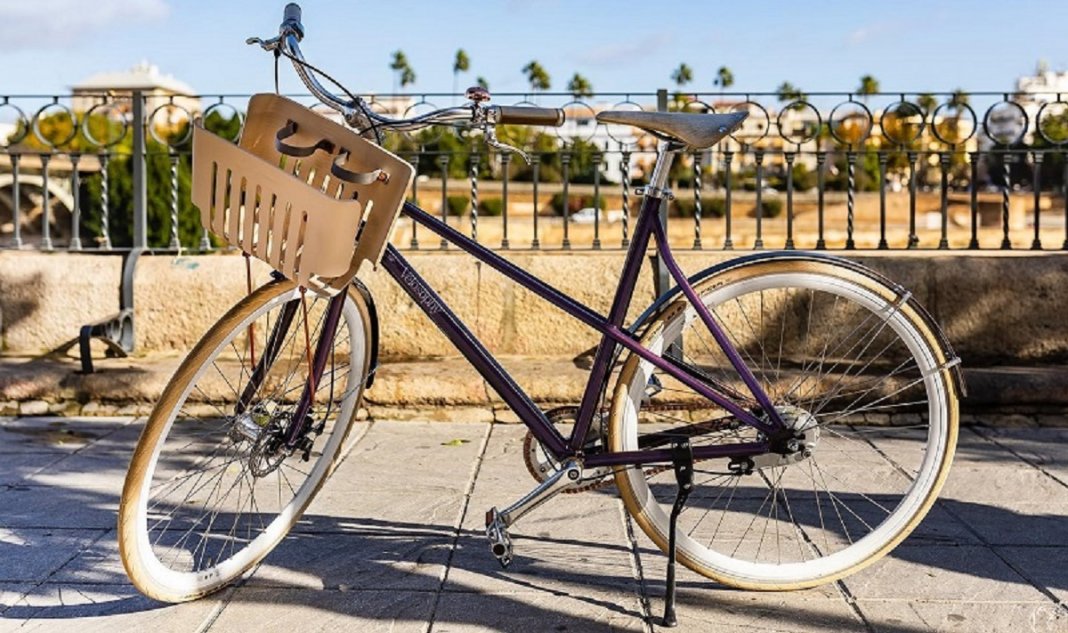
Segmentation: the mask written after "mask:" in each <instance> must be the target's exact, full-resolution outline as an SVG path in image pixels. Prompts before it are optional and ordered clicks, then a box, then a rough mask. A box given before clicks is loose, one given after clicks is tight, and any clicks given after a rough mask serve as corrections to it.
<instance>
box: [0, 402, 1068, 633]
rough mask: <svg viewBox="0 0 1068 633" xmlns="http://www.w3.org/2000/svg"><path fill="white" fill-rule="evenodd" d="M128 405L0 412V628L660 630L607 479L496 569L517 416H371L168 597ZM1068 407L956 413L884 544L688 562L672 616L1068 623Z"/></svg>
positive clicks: (516, 466)
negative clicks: (811, 584) (289, 515)
mask: <svg viewBox="0 0 1068 633" xmlns="http://www.w3.org/2000/svg"><path fill="white" fill-rule="evenodd" d="M141 423H142V420H141V419H139V418H47V417H39V418H17V419H16V418H0V632H4V631H38V630H39V631H77V632H78V633H88V632H90V631H97V630H100V631H126V630H139V631H140V630H151V631H296V630H300V631H434V632H438V633H446V632H452V633H458V632H468V631H553V632H561V631H581V632H585V631H616V630H619V631H645V632H649V631H654V630H660V627H659V626H658V624H657V618H658V616H659V615H660V613H661V611H662V608H663V600H662V597H663V590H664V581H663V579H664V573H665V564H666V558H665V557H664V556H663V555H662V554H660V552H659V551H658V550H656V548H655V547H654V546H653V544H652V543H651V542H650V541H648V540H647V539H646V538H645V536H644V535H643V534H642V533H641V531H640V530H638V529H637V527H636V526H635V525H633V524H632V522H631V521H630V519H629V518H628V517H627V516H626V513H625V512H624V510H623V506H622V503H621V502H620V501H619V500H618V498H617V497H616V495H615V494H614V490H613V489H612V488H608V489H605V490H601V491H597V492H589V493H584V494H579V495H561V496H559V497H557V498H556V499H554V500H552V501H551V502H550V503H548V504H547V505H545V506H543V507H541V508H539V509H537V510H535V511H534V512H533V513H531V514H530V515H528V516H527V517H524V519H523V521H521V522H520V523H519V525H518V526H516V528H515V529H514V532H513V535H514V538H515V547H516V560H515V562H514V563H513V564H512V566H511V567H509V568H508V569H507V570H502V569H501V568H500V567H499V566H498V565H497V563H496V562H495V561H494V560H493V559H492V557H491V556H490V553H489V551H488V548H487V546H486V543H485V540H484V537H483V536H482V517H483V513H484V511H485V510H486V509H488V508H489V507H490V506H492V505H504V504H507V503H508V502H510V501H512V500H514V499H515V498H517V497H519V496H520V495H522V494H524V493H526V492H528V491H529V489H530V487H531V483H532V482H531V480H530V477H529V476H528V474H527V473H526V470H525V468H524V466H523V462H522V457H521V449H522V437H523V432H524V430H523V429H522V428H521V427H518V426H515V425H505V424H485V423H477V424H475V423H442V422H434V423H423V422H418V421H406V422H385V421H376V422H363V423H361V424H362V425H363V426H364V428H365V432H364V434H363V435H362V436H360V438H359V440H358V441H357V442H356V443H355V444H354V446H353V448H352V449H351V450H350V452H349V453H348V455H347V457H346V458H345V460H344V461H343V462H342V464H341V465H340V466H339V468H338V470H337V472H336V473H335V475H334V476H333V478H332V479H331V480H330V481H328V482H327V483H326V485H325V486H324V488H323V490H322V491H321V492H320V494H319V495H318V497H317V498H316V500H315V501H314V502H313V503H312V505H311V507H310V508H309V510H308V512H307V514H306V516H305V518H304V519H303V520H302V521H301V522H300V524H299V525H298V526H297V527H296V529H295V530H294V531H293V532H292V533H291V534H290V536H288V537H287V538H286V539H285V540H284V541H283V542H282V543H281V544H280V545H279V547H278V548H277V549H276V550H275V551H274V552H273V553H272V554H271V555H270V556H269V557H268V558H267V559H266V561H265V562H264V563H263V564H262V565H261V566H260V567H259V568H258V569H256V570H255V572H254V573H252V574H251V575H250V576H248V577H247V578H246V579H244V580H243V581H242V582H241V583H239V584H238V585H237V586H236V587H233V588H230V589H227V590H224V591H221V592H219V593H217V594H215V595H213V596H209V597H207V598H204V599H201V600H199V601H196V602H192V603H186V604H181V605H165V604H160V603H156V602H154V601H152V600H149V599H147V598H144V597H142V596H140V595H139V594H138V593H137V591H136V590H134V589H133V587H131V586H130V585H129V583H128V582H127V580H126V576H125V574H124V572H123V570H122V564H121V562H120V561H119V560H118V557H117V551H116V545H115V510H116V507H117V504H118V497H119V491H120V488H121V485H122V480H123V477H124V474H125V469H126V465H127V460H128V458H129V454H130V451H131V449H132V447H133V445H134V443H135V441H136V438H137V434H138V432H139V431H140V427H141ZM1066 513H1068V429H1065V428H1011V427H1006V426H971V427H966V428H964V429H963V431H962V434H961V442H960V446H959V450H958V456H957V459H956V462H955V464H954V468H953V471H952V473H951V475H950V478H949V481H948V483H947V486H946V490H945V492H944V494H943V496H942V498H941V500H940V501H939V502H938V505H937V506H936V508H935V510H934V511H933V512H932V514H931V515H930V516H929V517H928V520H927V521H926V522H925V523H924V525H923V526H922V527H921V529H920V530H918V531H917V533H916V534H915V535H914V536H913V537H910V538H909V539H908V540H906V541H905V542H904V543H903V544H902V545H901V546H900V547H898V548H897V549H896V550H895V551H894V552H892V553H891V554H890V555H889V556H887V557H886V559H884V560H883V561H881V562H880V563H877V564H876V565H875V566H873V567H870V568H868V569H866V570H863V571H861V572H859V573H857V574H855V575H853V576H850V577H848V578H846V579H845V580H843V581H841V582H839V583H836V584H832V585H829V586H824V587H819V588H816V589H811V590H806V591H800V592H791V593H755V592H742V591H736V590H730V589H726V588H724V587H721V586H718V585H716V584H715V583H711V582H709V581H707V580H705V579H703V578H701V577H700V576H697V575H696V574H693V573H691V572H689V571H688V570H685V569H682V570H681V571H680V577H679V588H680V591H679V619H680V627H679V630H684V631H865V632H869V633H870V632H873V631H880V632H881V631H887V632H892V633H919V632H925V631H968V632H972V631H975V632H983V631H999V632H1000V631H1013V632H1016V631H1024V632H1034V633H1045V632H1068V606H1066V605H1068V518H1066Z"/></svg>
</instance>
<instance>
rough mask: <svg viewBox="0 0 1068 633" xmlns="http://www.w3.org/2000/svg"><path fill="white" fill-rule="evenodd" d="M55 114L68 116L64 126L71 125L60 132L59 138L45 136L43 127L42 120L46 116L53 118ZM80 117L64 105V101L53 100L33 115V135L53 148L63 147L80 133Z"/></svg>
mask: <svg viewBox="0 0 1068 633" xmlns="http://www.w3.org/2000/svg"><path fill="white" fill-rule="evenodd" d="M55 116H60V117H66V119H67V123H66V124H65V125H64V126H63V127H67V126H69V130H65V131H62V132H60V137H59V139H58V140H57V139H53V138H48V137H46V136H45V131H44V130H42V129H41V122H42V121H43V120H44V119H46V118H49V119H50V118H52V117H55ZM78 127H79V126H78V118H77V117H76V116H74V112H73V111H72V110H71V109H70V108H68V107H67V106H65V105H63V104H62V103H59V102H56V101H53V102H52V103H49V104H48V105H45V106H42V107H41V109H40V110H38V111H37V113H36V114H34V115H33V135H34V137H36V138H37V140H39V141H41V142H42V143H44V144H45V145H47V146H48V147H49V148H51V149H56V148H57V147H62V146H63V145H66V144H67V143H69V142H71V141H72V140H74V137H75V136H77V135H78Z"/></svg>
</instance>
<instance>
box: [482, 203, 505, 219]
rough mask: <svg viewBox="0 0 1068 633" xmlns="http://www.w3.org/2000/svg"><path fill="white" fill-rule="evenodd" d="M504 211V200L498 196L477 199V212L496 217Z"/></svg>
mask: <svg viewBox="0 0 1068 633" xmlns="http://www.w3.org/2000/svg"><path fill="white" fill-rule="evenodd" d="M502 213H504V200H501V199H500V198H484V199H481V200H479V201H478V214H479V215H484V216H490V217H497V216H499V215H501V214H502Z"/></svg>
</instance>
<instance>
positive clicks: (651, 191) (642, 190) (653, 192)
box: [634, 187, 675, 200]
mask: <svg viewBox="0 0 1068 633" xmlns="http://www.w3.org/2000/svg"><path fill="white" fill-rule="evenodd" d="M634 195H636V196H649V197H652V198H662V199H663V198H667V199H668V200H674V199H675V194H674V193H672V191H671V190H670V189H666V188H665V189H661V188H660V187H635V188H634Z"/></svg>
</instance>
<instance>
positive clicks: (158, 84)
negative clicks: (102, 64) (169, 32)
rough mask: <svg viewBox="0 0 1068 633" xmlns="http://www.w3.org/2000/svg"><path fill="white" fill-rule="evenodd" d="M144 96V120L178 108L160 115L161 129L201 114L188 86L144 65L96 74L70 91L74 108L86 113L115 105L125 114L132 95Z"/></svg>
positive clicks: (143, 62)
mask: <svg viewBox="0 0 1068 633" xmlns="http://www.w3.org/2000/svg"><path fill="white" fill-rule="evenodd" d="M137 90H139V91H141V92H142V93H143V94H144V95H145V116H148V115H150V114H152V113H153V112H155V111H156V110H157V109H158V108H160V107H161V106H163V105H166V104H168V103H173V104H174V105H176V106H178V107H177V108H171V109H165V110H163V111H161V112H160V113H159V114H158V115H157V118H156V119H155V120H154V121H153V123H154V124H156V125H159V126H171V127H173V126H177V125H180V124H182V123H184V122H185V121H186V120H187V118H188V117H187V115H186V114H185V113H186V112H188V113H189V115H192V116H195V115H197V114H199V113H200V112H201V107H200V99H199V98H197V97H195V96H194V95H195V94H196V92H195V91H194V90H193V89H192V88H191V87H190V86H189V84H187V83H185V82H183V81H180V80H178V79H176V78H174V77H173V76H172V75H164V74H162V73H160V71H159V67H158V66H155V65H153V64H149V63H148V62H147V61H142V62H141V63H139V64H137V65H136V66H134V67H133V68H130V69H129V70H121V71H108V72H102V73H97V74H95V75H92V76H91V77H87V78H86V79H84V80H82V81H80V82H79V83H77V84H76V85H74V86H72V87H71V95H72V98H71V106H72V107H73V109H74V110H75V111H76V112H85V111H87V110H89V109H90V108H92V107H93V106H94V105H97V104H99V103H101V102H103V100H104V98H105V97H107V99H108V101H113V102H116V103H117V104H118V106H119V108H120V109H121V110H123V111H128V110H129V109H130V107H131V106H130V100H129V97H130V95H132V94H133V92H134V91H137Z"/></svg>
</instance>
